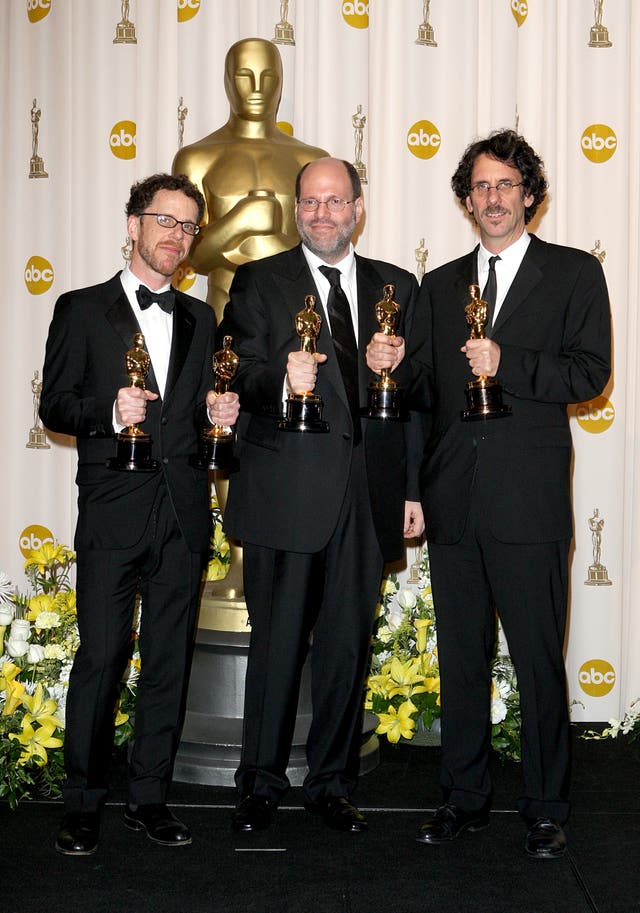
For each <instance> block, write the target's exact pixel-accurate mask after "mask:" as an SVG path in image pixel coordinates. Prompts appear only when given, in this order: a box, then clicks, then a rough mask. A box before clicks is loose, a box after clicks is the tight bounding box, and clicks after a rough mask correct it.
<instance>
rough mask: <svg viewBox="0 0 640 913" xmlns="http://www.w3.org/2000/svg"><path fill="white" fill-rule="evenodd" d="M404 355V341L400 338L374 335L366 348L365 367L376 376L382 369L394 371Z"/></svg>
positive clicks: (381, 334)
mask: <svg viewBox="0 0 640 913" xmlns="http://www.w3.org/2000/svg"><path fill="white" fill-rule="evenodd" d="M404 354H405V345H404V339H403V338H402V336H385V334H384V333H374V334H373V336H372V337H371V341H370V342H369V345H368V346H367V348H366V356H367V365H368V367H369V368H370V369H371V370H372V371H374V372H375V373H376V374H379V373H380V371H382V369H383V368H388V369H389V370H390V371H395V369H396V368H397V367H398V365H399V364H400V362H401V361H402V359H403V358H404Z"/></svg>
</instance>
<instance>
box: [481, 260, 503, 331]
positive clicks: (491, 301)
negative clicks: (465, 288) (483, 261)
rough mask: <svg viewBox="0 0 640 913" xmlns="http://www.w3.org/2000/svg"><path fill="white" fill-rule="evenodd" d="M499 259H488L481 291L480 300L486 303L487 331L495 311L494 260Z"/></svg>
mask: <svg viewBox="0 0 640 913" xmlns="http://www.w3.org/2000/svg"><path fill="white" fill-rule="evenodd" d="M499 259H500V257H499V256H498V255H497V254H496V255H495V257H489V275H488V276H487V282H486V285H485V287H484V289H483V291H482V300H483V301H486V302H487V305H488V307H487V326H486V329H487V331H490V330H491V328H492V326H493V312H494V311H495V309H496V298H497V296H498V283H497V281H496V260H499Z"/></svg>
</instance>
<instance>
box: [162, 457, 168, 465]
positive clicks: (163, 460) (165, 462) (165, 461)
mask: <svg viewBox="0 0 640 913" xmlns="http://www.w3.org/2000/svg"><path fill="white" fill-rule="evenodd" d="M162 462H163V463H164V464H165V466H166V464H167V463H168V462H169V457H163V458H162Z"/></svg>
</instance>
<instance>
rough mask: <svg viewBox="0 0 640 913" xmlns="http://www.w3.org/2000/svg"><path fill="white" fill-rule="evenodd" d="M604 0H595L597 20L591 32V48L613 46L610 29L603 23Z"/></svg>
mask: <svg viewBox="0 0 640 913" xmlns="http://www.w3.org/2000/svg"><path fill="white" fill-rule="evenodd" d="M603 4H604V0H593V7H594V14H595V17H596V18H595V22H594V24H593V25H592V26H591V30H590V32H589V47H590V48H610V47H613V44H612V42H611V41H610V40H609V29H608V28H607V27H606V25H603V24H602V7H603Z"/></svg>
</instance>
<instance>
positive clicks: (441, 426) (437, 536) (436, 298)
mask: <svg viewBox="0 0 640 913" xmlns="http://www.w3.org/2000/svg"><path fill="white" fill-rule="evenodd" d="M476 254H477V248H476V250H474V251H473V252H472V253H470V254H468V255H466V256H465V257H462V258H460V259H459V260H455V261H453V262H451V263H448V264H446V265H444V266H442V267H440V268H439V269H436V270H434V271H433V272H432V273H428V274H427V275H425V277H424V280H423V283H422V287H421V290H420V298H419V302H418V306H417V308H416V318H415V320H414V331H413V334H412V339H411V342H410V346H409V348H410V353H411V360H412V362H413V367H414V368H417V371H416V374H415V377H414V381H415V392H416V400H415V402H419V403H421V406H422V408H427V409H429V410H431V419H432V426H431V433H430V435H429V439H428V441H427V445H426V449H425V457H424V461H423V465H422V469H421V490H422V501H423V508H424V512H425V522H426V529H427V537H428V538H429V539H431V540H432V541H435V542H440V543H452V542H457V541H458V539H459V538H460V536H461V535H462V532H463V529H464V524H465V520H466V515H467V510H468V505H469V497H470V493H471V488H472V485H473V484H474V479H475V478H476V476H477V482H476V484H482V485H483V486H484V493H485V495H486V496H487V498H488V500H489V503H490V504H491V512H490V516H489V518H488V520H489V523H490V528H491V531H492V533H493V535H494V536H495V537H496V538H497V539H499V540H501V541H504V542H544V541H553V540H559V539H564V538H570V537H571V534H572V518H571V502H570V463H571V446H572V444H571V433H570V430H569V422H568V418H567V409H566V406H567V404H568V403H576V402H583V401H584V400H588V399H590V398H591V397H593V396H596V395H597V394H599V393H601V392H602V390H603V388H604V386H605V384H606V382H607V380H608V378H609V375H610V354H611V329H610V311H609V300H608V295H607V288H606V284H605V280H604V275H603V272H602V267H601V266H600V263H599V262H598V260H597V259H596V258H595V257H593V256H591V254H587V253H585V252H584V251H580V250H574V249H572V248H567V247H560V246H558V245H555V244H547V243H545V242H543V241H540V240H539V239H538V238H536V237H535V236H532V237H531V242H530V244H529V247H528V248H527V252H526V254H525V257H524V259H523V261H522V264H521V266H520V269H519V270H518V273H517V274H516V277H515V279H514V281H513V283H512V285H511V288H510V289H509V292H508V294H507V297H506V299H505V301H504V304H503V305H502V307H501V309H500V311H499V313H498V316H497V318H496V321H495V324H494V327H493V332H492V339H493V340H494V341H495V342H497V343H498V345H499V346H500V351H501V356H500V365H499V369H498V375H497V379H498V380H499V381H500V383H501V384H502V387H503V394H504V395H503V400H504V403H505V404H507V405H509V406H511V408H512V410H513V413H512V415H511V416H510V417H508V418H498V419H493V420H488V421H479V422H463V421H461V418H460V413H461V411H462V410H463V409H466V408H467V404H466V398H465V389H466V385H467V382H468V381H470V380H473V379H475V378H474V377H473V375H472V374H471V371H470V369H469V367H468V362H467V359H466V356H465V355H464V353H462V352H460V347H461V346H462V345H464V343H465V341H466V340H467V339H468V338H469V327H468V326H467V324H466V320H465V311H464V308H465V305H466V304H468V302H469V300H470V295H469V284H470V283H471V282H475V281H476V279H475V278H474V276H475V274H476Z"/></svg>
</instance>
